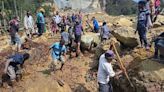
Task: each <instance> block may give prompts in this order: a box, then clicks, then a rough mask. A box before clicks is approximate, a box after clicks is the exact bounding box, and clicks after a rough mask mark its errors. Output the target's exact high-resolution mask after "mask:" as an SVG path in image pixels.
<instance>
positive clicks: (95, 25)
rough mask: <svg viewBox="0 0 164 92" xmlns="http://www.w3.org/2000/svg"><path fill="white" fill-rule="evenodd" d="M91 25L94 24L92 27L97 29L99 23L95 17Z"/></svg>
mask: <svg viewBox="0 0 164 92" xmlns="http://www.w3.org/2000/svg"><path fill="white" fill-rule="evenodd" d="M93 26H94V28H96V29H99V24H98V21H97V20H96V19H94V20H93Z"/></svg>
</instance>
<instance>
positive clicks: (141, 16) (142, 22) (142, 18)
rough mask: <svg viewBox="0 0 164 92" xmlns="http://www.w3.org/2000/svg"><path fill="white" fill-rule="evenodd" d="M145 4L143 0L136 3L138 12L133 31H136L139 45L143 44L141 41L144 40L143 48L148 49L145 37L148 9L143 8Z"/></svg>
mask: <svg viewBox="0 0 164 92" xmlns="http://www.w3.org/2000/svg"><path fill="white" fill-rule="evenodd" d="M145 4H146V2H145V1H140V2H139V3H138V8H139V13H138V23H137V30H136V31H135V33H136V32H137V31H138V35H139V38H140V43H141V47H142V46H143V42H144V46H145V48H146V49H149V45H148V42H147V37H146V33H147V19H148V15H149V11H148V10H147V9H146V8H145Z"/></svg>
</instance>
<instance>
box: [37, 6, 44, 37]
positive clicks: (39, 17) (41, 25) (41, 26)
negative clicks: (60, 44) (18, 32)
mask: <svg viewBox="0 0 164 92" xmlns="http://www.w3.org/2000/svg"><path fill="white" fill-rule="evenodd" d="M44 12H45V11H44V10H43V9H40V11H39V12H38V13H37V22H36V23H37V27H38V33H39V34H38V36H41V35H42V34H43V32H44V29H45V28H44V27H45V19H44V15H43V14H44Z"/></svg>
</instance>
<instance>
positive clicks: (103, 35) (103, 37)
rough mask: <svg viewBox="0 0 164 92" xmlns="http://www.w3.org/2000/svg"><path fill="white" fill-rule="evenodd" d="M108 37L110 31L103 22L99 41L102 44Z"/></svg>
mask: <svg viewBox="0 0 164 92" xmlns="http://www.w3.org/2000/svg"><path fill="white" fill-rule="evenodd" d="M109 37H110V30H109V27H108V26H107V24H106V22H103V26H102V30H101V40H102V42H104V41H106V40H107V39H109Z"/></svg>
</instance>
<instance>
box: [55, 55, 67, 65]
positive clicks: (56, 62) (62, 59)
mask: <svg viewBox="0 0 164 92" xmlns="http://www.w3.org/2000/svg"><path fill="white" fill-rule="evenodd" d="M58 61H60V62H61V63H62V64H64V62H65V58H64V57H63V56H60V58H59V59H56V58H54V59H53V63H54V64H55V65H57V64H58Z"/></svg>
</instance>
